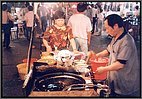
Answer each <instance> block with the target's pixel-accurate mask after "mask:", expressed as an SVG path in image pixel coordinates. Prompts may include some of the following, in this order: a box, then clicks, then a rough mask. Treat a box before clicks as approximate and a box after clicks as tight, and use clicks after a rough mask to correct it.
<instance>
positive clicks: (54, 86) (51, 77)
mask: <svg viewBox="0 0 142 99" xmlns="http://www.w3.org/2000/svg"><path fill="white" fill-rule="evenodd" d="M72 84H79V85H80V84H85V80H84V79H83V78H82V77H80V76H79V75H77V74H73V73H68V72H58V73H51V74H46V75H44V76H42V77H39V78H38V79H36V80H35V83H34V87H35V88H34V90H36V91H62V90H63V89H64V88H65V87H67V86H70V85H72ZM80 87H81V86H80Z"/></svg>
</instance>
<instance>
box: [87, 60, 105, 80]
mask: <svg viewBox="0 0 142 99" xmlns="http://www.w3.org/2000/svg"><path fill="white" fill-rule="evenodd" d="M90 63H91V68H92V72H94V73H93V74H94V79H95V80H105V79H106V78H107V72H104V73H102V74H95V71H96V70H97V68H98V67H100V66H107V64H108V58H106V57H103V58H99V59H98V60H96V59H90Z"/></svg>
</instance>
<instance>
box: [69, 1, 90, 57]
mask: <svg viewBox="0 0 142 99" xmlns="http://www.w3.org/2000/svg"><path fill="white" fill-rule="evenodd" d="M86 8H87V5H86V4H84V3H79V4H77V13H76V14H73V15H72V16H71V17H70V18H69V20H68V24H67V25H68V26H70V27H71V29H72V32H73V36H74V38H75V42H76V45H77V50H78V51H82V52H84V53H85V54H87V52H88V46H90V38H91V30H92V26H91V21H90V19H89V17H87V16H86V15H84V11H85V10H86Z"/></svg>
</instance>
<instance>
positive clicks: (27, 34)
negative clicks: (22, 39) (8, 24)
mask: <svg viewBox="0 0 142 99" xmlns="http://www.w3.org/2000/svg"><path fill="white" fill-rule="evenodd" d="M31 33H32V27H26V32H25V36H26V37H27V39H28V40H30V38H31Z"/></svg>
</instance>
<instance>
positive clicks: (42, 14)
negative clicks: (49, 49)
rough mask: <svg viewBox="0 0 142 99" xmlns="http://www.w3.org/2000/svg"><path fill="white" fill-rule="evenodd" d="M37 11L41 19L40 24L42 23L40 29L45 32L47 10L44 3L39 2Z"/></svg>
mask: <svg viewBox="0 0 142 99" xmlns="http://www.w3.org/2000/svg"><path fill="white" fill-rule="evenodd" d="M38 10H39V12H40V15H39V17H40V20H41V24H42V31H43V32H45V30H46V27H47V25H48V24H47V14H48V10H47V8H46V7H45V4H44V3H41V6H39V8H38Z"/></svg>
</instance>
